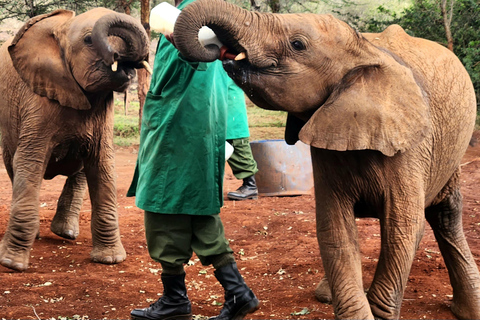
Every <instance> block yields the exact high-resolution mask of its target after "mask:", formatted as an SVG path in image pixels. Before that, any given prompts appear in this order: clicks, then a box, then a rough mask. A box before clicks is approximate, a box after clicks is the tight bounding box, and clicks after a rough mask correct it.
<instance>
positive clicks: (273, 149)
mask: <svg viewBox="0 0 480 320" xmlns="http://www.w3.org/2000/svg"><path fill="white" fill-rule="evenodd" d="M250 145H251V147H252V153H253V157H254V158H255V160H256V161H257V166H258V172H257V173H256V174H255V179H256V181H257V187H258V193H259V195H260V196H295V195H303V194H313V173H312V160H311V157H310V147H309V146H308V145H306V144H304V143H303V142H301V141H299V142H297V143H296V144H295V145H292V146H291V145H288V144H287V143H286V142H285V140H260V141H252V142H251V143H250Z"/></svg>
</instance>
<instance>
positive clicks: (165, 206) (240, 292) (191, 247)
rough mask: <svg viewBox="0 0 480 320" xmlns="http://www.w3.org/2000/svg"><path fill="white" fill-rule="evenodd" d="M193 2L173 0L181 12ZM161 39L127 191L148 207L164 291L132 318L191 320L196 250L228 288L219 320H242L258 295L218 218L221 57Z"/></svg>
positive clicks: (148, 228) (148, 230) (151, 246)
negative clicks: (188, 272)
mask: <svg viewBox="0 0 480 320" xmlns="http://www.w3.org/2000/svg"><path fill="white" fill-rule="evenodd" d="M193 1H194V0H185V1H183V3H182V1H181V0H176V1H175V5H176V6H177V7H178V8H179V9H182V8H183V7H185V6H186V5H188V4H189V3H191V2H193ZM172 38H173V37H171V36H169V37H164V36H161V38H160V40H159V43H158V47H157V52H156V55H155V62H154V69H153V74H152V78H151V84H150V90H149V92H148V93H147V97H146V100H145V105H144V109H143V117H142V126H141V134H140V147H139V151H138V159H137V164H136V168H135V175H134V179H133V181H132V184H131V186H130V189H129V191H128V193H127V195H128V196H135V197H136V199H135V204H136V206H137V207H139V208H141V209H143V210H144V211H145V213H144V222H145V235H146V240H147V246H148V252H149V254H150V256H151V258H152V259H154V260H155V261H158V262H160V264H161V266H162V274H161V280H162V283H163V295H162V296H161V297H160V299H158V301H156V302H155V303H153V304H151V305H150V306H149V307H147V308H141V309H135V310H133V311H131V314H130V315H131V318H132V319H142V320H145V319H148V320H153V319H173V318H174V319H191V317H192V311H191V303H190V300H189V298H188V296H187V290H186V286H185V271H184V264H186V263H187V262H188V261H189V260H190V258H191V257H192V254H193V252H195V253H196V255H197V256H198V258H199V259H200V261H201V263H202V264H203V265H210V264H212V265H213V267H214V268H215V271H214V274H215V277H216V278H217V279H218V280H219V282H220V283H221V285H222V286H223V288H224V290H225V303H224V306H223V308H222V310H221V312H220V315H219V316H217V317H215V318H213V319H217V320H227V319H243V318H244V317H245V315H246V314H247V313H251V312H253V311H255V310H256V309H257V308H258V304H259V302H258V299H257V297H256V296H255V294H254V293H253V292H252V290H250V288H249V287H248V286H247V285H246V284H245V281H244V279H243V277H242V276H241V275H240V273H239V271H238V268H237V265H236V262H235V259H234V256H233V254H232V253H233V251H232V249H231V248H230V246H229V243H228V241H227V240H226V238H225V234H224V228H223V224H222V221H221V220H220V216H219V213H220V208H221V207H222V205H223V177H224V169H225V141H226V112H227V111H226V108H227V103H228V90H227V83H228V81H229V78H228V76H227V74H226V72H225V71H224V70H223V68H222V65H221V62H220V61H215V62H211V63H202V62H200V63H199V62H189V61H186V60H185V59H183V58H182V56H181V55H180V54H179V52H178V51H177V49H176V48H175V47H174V45H172V43H171V42H170V41H173V40H172Z"/></svg>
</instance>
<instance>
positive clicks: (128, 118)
mask: <svg viewBox="0 0 480 320" xmlns="http://www.w3.org/2000/svg"><path fill="white" fill-rule="evenodd" d="M134 98H135V99H137V96H136V92H133V93H129V100H130V99H132V100H130V101H129V103H128V104H127V107H126V108H125V103H124V95H123V94H116V95H115V119H114V124H113V143H115V144H116V145H118V146H122V147H127V146H130V145H132V144H139V143H140V130H139V128H138V109H139V103H138V100H133V99H134Z"/></svg>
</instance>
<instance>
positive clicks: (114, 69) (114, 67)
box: [112, 61, 118, 72]
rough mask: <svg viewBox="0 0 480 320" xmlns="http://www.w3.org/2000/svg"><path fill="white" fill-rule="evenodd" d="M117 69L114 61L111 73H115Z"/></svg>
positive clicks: (116, 63) (116, 62)
mask: <svg viewBox="0 0 480 320" xmlns="http://www.w3.org/2000/svg"><path fill="white" fill-rule="evenodd" d="M117 68H118V61H114V62H113V63H112V71H113V72H117Z"/></svg>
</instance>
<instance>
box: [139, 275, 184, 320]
mask: <svg viewBox="0 0 480 320" xmlns="http://www.w3.org/2000/svg"><path fill="white" fill-rule="evenodd" d="M162 283H163V295H162V296H161V297H160V299H158V300H157V301H156V302H154V303H152V304H151V305H150V307H148V308H143V309H135V310H132V312H130V316H131V318H132V319H133V320H190V319H192V306H191V304H190V300H188V297H187V288H186V287H185V274H180V275H163V274H162Z"/></svg>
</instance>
